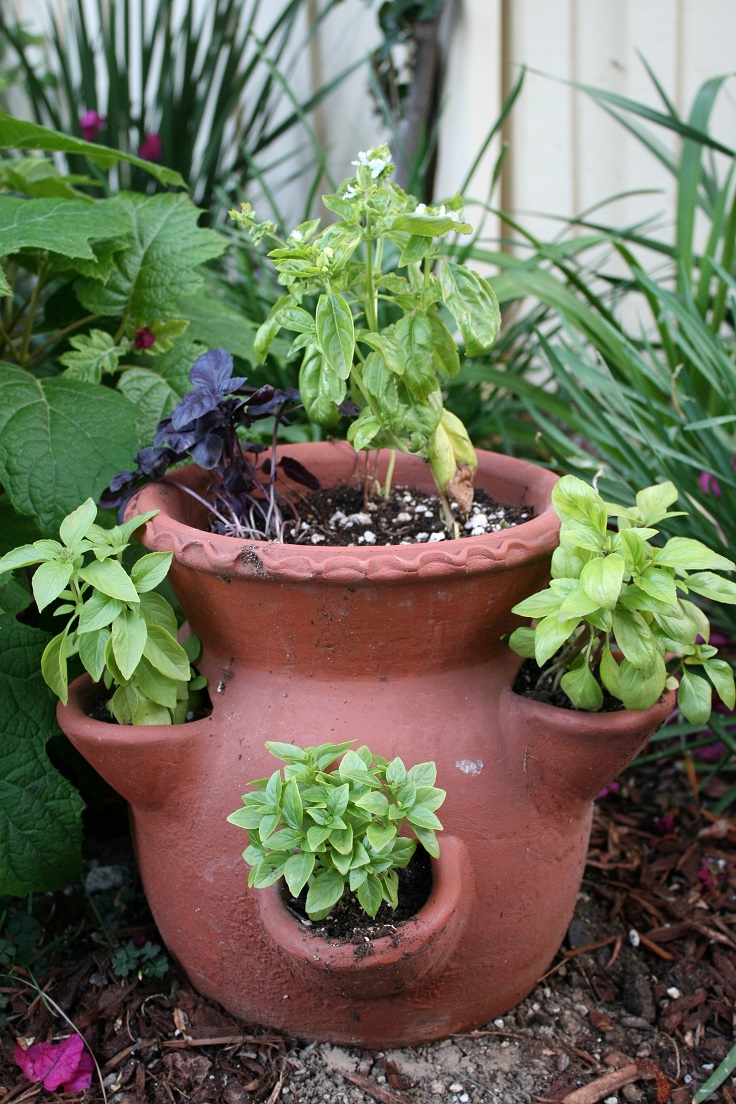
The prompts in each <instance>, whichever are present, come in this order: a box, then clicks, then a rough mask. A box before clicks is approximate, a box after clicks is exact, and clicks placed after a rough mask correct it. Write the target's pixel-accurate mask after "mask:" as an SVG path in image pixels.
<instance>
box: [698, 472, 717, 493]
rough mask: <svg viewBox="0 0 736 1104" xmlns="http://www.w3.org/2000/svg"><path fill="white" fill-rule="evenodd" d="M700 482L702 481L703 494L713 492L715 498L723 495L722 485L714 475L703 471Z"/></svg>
mask: <svg viewBox="0 0 736 1104" xmlns="http://www.w3.org/2000/svg"><path fill="white" fill-rule="evenodd" d="M698 482H699V483H700V489H701V491H702V492H703V494H712V495H713V496H714V497H715V498H720V497H721V487H720V484H719V482H718V480H717V479H716V477H715V476H714V475H711V474H710V473H709V472H705V471H702V472H701V473H700V479H699V480H698Z"/></svg>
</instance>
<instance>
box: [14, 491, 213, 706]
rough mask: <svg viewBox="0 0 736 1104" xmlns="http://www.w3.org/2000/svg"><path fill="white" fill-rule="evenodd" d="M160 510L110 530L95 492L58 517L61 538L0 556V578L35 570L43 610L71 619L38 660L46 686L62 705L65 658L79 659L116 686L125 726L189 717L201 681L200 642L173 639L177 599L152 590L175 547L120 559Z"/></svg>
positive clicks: (66, 687) (112, 699) (113, 697)
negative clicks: (196, 666) (100, 520)
mask: <svg viewBox="0 0 736 1104" xmlns="http://www.w3.org/2000/svg"><path fill="white" fill-rule="evenodd" d="M156 513H157V511H155V510H154V511H152V512H150V513H147V514H139V515H138V516H137V517H133V518H131V519H130V520H129V521H126V522H125V523H124V524H122V525H115V526H113V528H112V529H104V528H103V527H102V526H101V525H98V524H97V522H96V518H97V507H96V505H95V503H94V502H93V501H92V499H91V498H88V499H87V500H86V502H83V503H82V505H81V506H79V507H78V508H77V509H76V510H74V511H73V512H72V513H71V514H69V515H68V516H67V517H66V518H64V520H63V521H62V523H61V527H60V530H59V540H55V539H54V540H46V539H44V540H37V541H34V542H33V544H25V545H21V546H20V547H19V548H15V549H13V551H11V552H7V553H6V554H5V555H4V556H2V557H0V576H1V575H2V574H3V573H4V572H6V571H15V570H18V569H20V568H27V567H33V568H34V569H35V570H34V572H33V576H32V579H31V587H32V590H33V597H34V600H35V603H36V608H37V609H38V611H39V612H41V611H43V610H45V609H46V608H47V607H52V606H53V604H54V603H57V604H56V606H55V608H53V614H54V616H55V617H65V618H66V621H65V623H64V627H63V628H62V630H61V631H60V632H59V633H57V634H56V636H54V637H53V638H52V639H51V640H50V641H49V643H48V644H47V645H46V648H45V649H44V652H43V655H42V657H41V673H42V674H43V677H44V680H45V682H46V684H47V685H48V686H49V687H50V688H51V689H52V690H53V692H54V693H55V694H56V696H57V697H58V698H59V699H60V700H61V701H62V702H63V703H64V704H65V705H66V703H67V700H68V697H69V661H70V660H71V659H73V658H74V657H76V656H78V657H79V659H80V661H81V663H82V666H83V667H84V668H85V670H86V671H87V672H88V673H89V674H90V675H91V676H92V678H93V680H94V681H95V682H100V681H102V682H103V683H104V685H105V687H106V688H107V689H108V690H109V691H111V696H110V700H109V701H108V702H107V703H106V704H107V708H108V709H109V711H110V713H111V714H112V716H113V717H114V718H115V720H116V721H117V722H118V723H119V724H144V725H145V724H172V723H177V722H181V721H184V720H185V719H186V716H187V713H188V712H189V711H190V709H191V708H192V707H193V706H194V705H195V704H196V699H195V698H194V696H193V695H195V694H196V692H197V691H198V690H200V689H201V688H202V687H203V686H204V685H205V679H204V678H203V677H202V676H201V675H195V673H194V672H193V670H192V668H191V666H190V664H191V662H193V661H194V660H195V659H196V657H197V654H198V652H199V641H198V640H197V638H196V637H195V636H190V637H189V638H188V639H187V640H185V641H184V643H183V644H180V643H179V642H178V640H177V620H176V614H175V613H174V611H173V609H172V608H171V605H170V604H169V602H167V600H166V599H165V598H164V597H163V596H162V595H161V594H158V593H156V591H155V590H154V587H156V586H158V584H159V583H160V582H162V581H163V579H164V578H165V577H166V574H167V572H168V570H169V565H170V564H171V560H172V557H173V552H149V553H148V554H147V555H145V556H141V557H140V559H138V560H136V562H135V563H134V564H133V566H132V568H131V570H130V572H128V571H126V570H125V568H124V567H123V564H122V556H123V552H124V551H125V549H126V548H127V547H128V544H129V542H130V539H131V537H132V536H133V533H134V532H135V531H136V529H138V528H139V527H140V526H141V525H143V524H144V523H145V522H146V521H148V519H149V518H152V517H154V516H155V514H156Z"/></svg>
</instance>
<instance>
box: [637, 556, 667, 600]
mask: <svg viewBox="0 0 736 1104" xmlns="http://www.w3.org/2000/svg"><path fill="white" fill-rule="evenodd" d="M634 581H635V583H636V585H637V586H638V587H639V588H640V589H641V590H643V591H644V593H645V594H648V595H649V597H650V598H654V599H656V601H657V602H664V603H665V604H666V605H669V606H674V605H675V604H676V602H677V588H676V587H675V581H674V579H673V578H672V576H671V574H670V573H669V571H667V570H666V569H665V570H663V569H662V568H658V567H655V566H654V565H651V566H650V567H647V568H646V570H645V571H642V572H641V574H640V575H636V576H635V578H634Z"/></svg>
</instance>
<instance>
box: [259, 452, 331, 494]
mask: <svg viewBox="0 0 736 1104" xmlns="http://www.w3.org/2000/svg"><path fill="white" fill-rule="evenodd" d="M278 466H279V467H280V468H281V470H282V472H283V473H284V475H285V476H287V478H289V479H291V480H292V481H293V482H294V483H301V485H302V486H303V487H309V489H310V490H312V491H318V490H319V488H320V487H321V483H320V481H319V479H317V476H316V475H312V473H311V472H310V471H308V469H307V468H305V467H304V465H303V464H300V463H299V461H298V460H294V459H293V457H291V456H284V457H283V458H282V459H281V460H279V464H278ZM264 467H265V465H264Z"/></svg>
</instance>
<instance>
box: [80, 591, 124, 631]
mask: <svg viewBox="0 0 736 1104" xmlns="http://www.w3.org/2000/svg"><path fill="white" fill-rule="evenodd" d="M123 609H125V606H124V605H123V603H122V602H121V601H119V600H118V599H117V598H108V596H107V595H106V594H100V593H99V592H98V591H93V592H92V594H91V595H90V596H89V598H87V600H86V601H85V603H84V605H83V606H82V612H81V614H80V615H79V627H78V632H79V635H80V637H81V636H85V635H86V634H87V633H91V632H95V631H96V630H97V629H101V628H103V627H104V626H105V625H109V624H111V623H112V621H113V620H114V619H115V618H116V617H117V616H118V614H119V613H121V612H122V610H123Z"/></svg>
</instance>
